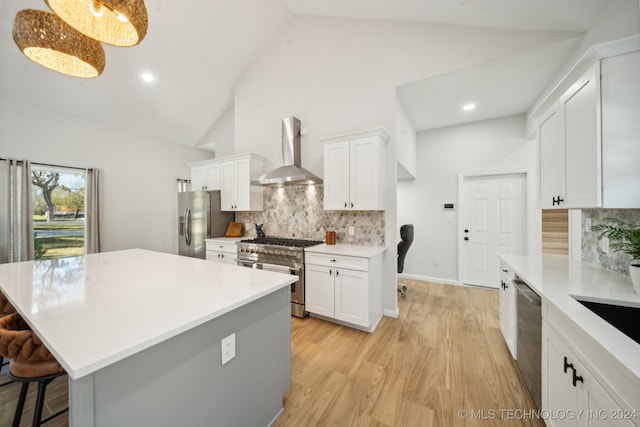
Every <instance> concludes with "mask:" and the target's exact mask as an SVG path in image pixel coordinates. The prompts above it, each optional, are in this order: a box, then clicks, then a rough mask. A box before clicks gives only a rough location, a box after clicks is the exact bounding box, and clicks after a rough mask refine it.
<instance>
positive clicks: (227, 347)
mask: <svg viewBox="0 0 640 427" xmlns="http://www.w3.org/2000/svg"><path fill="white" fill-rule="evenodd" d="M221 348H222V350H221V351H222V364H223V365H224V364H225V363H227V362H228V361H229V360H231V359H233V358H234V357H236V334H235V333H233V334H231V335H229V336H228V337H226V338H222V342H221Z"/></svg>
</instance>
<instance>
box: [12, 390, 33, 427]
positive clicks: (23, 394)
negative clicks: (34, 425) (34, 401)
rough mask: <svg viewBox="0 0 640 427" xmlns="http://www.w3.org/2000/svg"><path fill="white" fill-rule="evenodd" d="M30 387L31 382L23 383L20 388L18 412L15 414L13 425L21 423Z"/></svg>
mask: <svg viewBox="0 0 640 427" xmlns="http://www.w3.org/2000/svg"><path fill="white" fill-rule="evenodd" d="M28 389H29V383H22V388H20V397H19V398H18V406H16V413H15V414H14V415H13V427H18V426H19V425H20V418H22V410H23V409H24V401H25V399H26V398H27V391H28Z"/></svg>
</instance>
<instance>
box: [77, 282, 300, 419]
mask: <svg viewBox="0 0 640 427" xmlns="http://www.w3.org/2000/svg"><path fill="white" fill-rule="evenodd" d="M167 315H168V316H170V315H171V313H167ZM123 327H126V326H123ZM232 333H235V334H236V357H235V359H232V360H231V361H229V362H228V363H226V364H225V365H222V364H221V343H220V341H221V340H222V338H224V337H226V336H228V335H230V334H232ZM290 383H291V323H290V308H289V287H286V288H283V289H281V290H278V291H276V292H274V293H272V294H269V295H267V296H265V297H263V298H260V299H258V300H256V301H254V302H252V303H249V304H247V305H246V306H243V307H240V308H237V309H235V310H233V311H231V312H229V313H227V314H225V315H223V316H221V317H218V318H216V319H214V320H211V321H209V322H207V323H205V324H203V325H200V326H197V327H195V328H193V329H191V330H189V331H187V332H184V333H182V334H179V335H177V336H175V337H173V338H171V339H169V340H167V341H164V342H162V343H159V344H157V345H155V346H153V347H150V348H148V349H146V350H144V351H142V352H140V353H137V354H134V355H132V356H130V357H128V358H126V359H123V360H121V361H120V362H117V363H115V364H113V365H111V366H108V367H106V368H104V369H101V370H99V371H97V372H95V373H94V374H92V375H88V376H85V377H82V378H80V379H77V380H73V379H70V387H69V390H70V401H71V408H70V424H71V425H72V426H82V427H94V426H95V427H102V426H114V425H140V426H177V425H189V426H211V425H224V426H230V427H232V426H266V425H268V424H270V423H271V422H272V421H273V420H274V418H276V417H277V416H278V415H279V414H280V413H281V411H282V398H283V395H284V393H285V392H286V391H287V390H288V389H289V386H290Z"/></svg>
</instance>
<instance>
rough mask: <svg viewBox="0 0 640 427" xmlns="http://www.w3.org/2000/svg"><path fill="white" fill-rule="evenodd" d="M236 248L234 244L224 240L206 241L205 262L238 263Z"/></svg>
mask: <svg viewBox="0 0 640 427" xmlns="http://www.w3.org/2000/svg"><path fill="white" fill-rule="evenodd" d="M237 253H238V252H237V247H236V243H235V242H228V241H224V240H207V260H208V261H215V262H221V263H225V264H234V265H236V264H237V263H238V256H237Z"/></svg>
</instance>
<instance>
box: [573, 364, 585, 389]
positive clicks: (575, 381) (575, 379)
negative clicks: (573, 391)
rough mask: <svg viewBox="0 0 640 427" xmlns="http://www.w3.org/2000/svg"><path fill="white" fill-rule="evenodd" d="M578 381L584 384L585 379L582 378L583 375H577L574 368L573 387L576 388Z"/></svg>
mask: <svg viewBox="0 0 640 427" xmlns="http://www.w3.org/2000/svg"><path fill="white" fill-rule="evenodd" d="M578 381H580V382H581V383H583V384H584V379H583V378H582V375H576V370H575V368H574V369H573V386H574V387H576V384H577V382H578Z"/></svg>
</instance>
